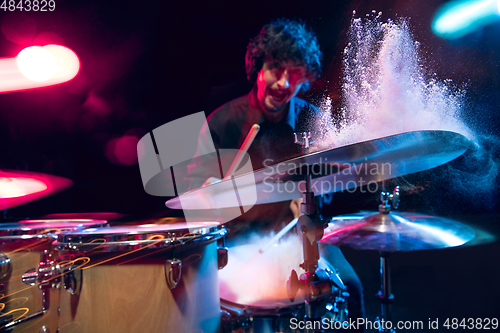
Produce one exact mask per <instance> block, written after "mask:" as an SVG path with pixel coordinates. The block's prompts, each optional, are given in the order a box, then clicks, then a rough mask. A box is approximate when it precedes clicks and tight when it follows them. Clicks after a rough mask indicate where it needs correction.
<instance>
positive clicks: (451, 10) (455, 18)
mask: <svg viewBox="0 0 500 333" xmlns="http://www.w3.org/2000/svg"><path fill="white" fill-rule="evenodd" d="M499 12H500V1H498V0H465V1H464V0H462V1H453V2H449V3H446V4H445V5H443V6H442V7H441V8H440V9H439V11H438V13H437V14H436V17H435V19H434V22H433V23H432V30H433V31H434V33H435V34H437V35H438V36H441V37H444V38H448V39H455V38H459V37H462V36H464V35H466V34H468V33H470V32H473V31H475V30H478V29H480V28H481V27H483V26H485V25H487V24H490V23H493V22H494V21H497V20H500V16H499V14H500V13H499Z"/></svg>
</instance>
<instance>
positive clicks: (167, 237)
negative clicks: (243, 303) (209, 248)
mask: <svg viewBox="0 0 500 333" xmlns="http://www.w3.org/2000/svg"><path fill="white" fill-rule="evenodd" d="M124 226H126V225H124ZM110 228H112V227H109V226H108V227H103V228H99V233H98V234H77V233H76V231H73V232H71V233H60V234H58V235H56V237H57V240H56V241H55V242H54V243H53V244H52V245H53V247H55V248H56V249H57V250H68V249H72V250H79V251H83V252H85V250H86V249H88V250H90V251H94V250H99V251H100V252H113V251H121V250H127V249H130V248H133V249H138V248H143V247H151V248H155V249H158V248H168V247H171V246H176V245H181V246H182V245H184V244H194V243H200V242H204V241H212V240H215V239H219V238H221V237H223V236H224V235H225V234H226V232H227V230H226V229H225V228H224V227H222V226H220V225H212V226H210V227H200V228H195V230H189V229H187V228H186V229H170V230H168V231H148V230H143V231H141V232H137V233H112V234H110V233H107V234H106V233H105V231H106V230H109V229H110ZM84 230H85V229H82V230H81V231H84ZM183 231H186V232H185V233H182V232H183ZM154 236H161V237H163V238H153V239H151V237H154ZM131 238H133V239H131ZM96 239H103V240H104V242H95V240H96Z"/></svg>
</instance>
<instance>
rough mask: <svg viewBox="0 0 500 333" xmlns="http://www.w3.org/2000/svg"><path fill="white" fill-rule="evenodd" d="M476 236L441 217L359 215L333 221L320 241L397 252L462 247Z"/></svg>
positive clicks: (466, 228)
mask: <svg viewBox="0 0 500 333" xmlns="http://www.w3.org/2000/svg"><path fill="white" fill-rule="evenodd" d="M475 235H476V233H475V231H474V229H472V228H471V227H469V226H467V225H465V224H463V223H460V222H456V221H453V220H450V219H446V218H442V217H435V216H430V215H420V214H414V213H394V212H390V213H389V214H382V213H378V214H368V215H367V214H366V213H359V214H354V215H343V216H337V217H334V218H333V219H331V221H330V223H329V224H328V228H326V229H325V233H324V236H323V238H322V239H321V242H323V243H327V244H333V245H337V246H349V247H352V248H354V249H358V250H378V251H381V252H396V251H415V250H429V249H441V248H448V247H455V246H460V245H463V244H465V243H467V242H469V241H470V240H472V239H473V238H474V237H475Z"/></svg>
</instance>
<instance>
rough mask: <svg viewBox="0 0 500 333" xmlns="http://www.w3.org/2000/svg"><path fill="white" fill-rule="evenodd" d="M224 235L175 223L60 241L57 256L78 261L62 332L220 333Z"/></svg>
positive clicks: (65, 298) (210, 226) (65, 296)
mask: <svg viewBox="0 0 500 333" xmlns="http://www.w3.org/2000/svg"><path fill="white" fill-rule="evenodd" d="M188 226H189V229H188ZM224 233H225V230H224V229H219V228H218V227H217V222H193V223H189V224H186V223H185V222H182V223H181V222H173V223H164V224H142V225H130V224H127V225H123V226H111V227H109V228H105V229H94V228H88V229H85V230H81V231H73V232H69V233H64V234H61V235H59V237H58V241H57V242H56V243H54V249H55V251H57V252H58V254H59V255H60V256H69V255H74V257H73V258H74V259H73V260H72V264H73V266H74V269H73V272H72V273H73V276H74V285H73V286H72V292H65V291H61V295H60V310H61V311H60V321H59V332H60V333H67V332H93V333H99V332H106V333H112V332H116V333H123V332H141V333H142V332H176V333H177V332H186V333H188V332H189V333H193V332H204V333H212V332H216V331H217V329H218V325H219V318H220V307H219V305H220V302H219V289H218V279H217V271H218V265H217V244H216V240H217V239H219V238H221V237H222V236H223V235H224Z"/></svg>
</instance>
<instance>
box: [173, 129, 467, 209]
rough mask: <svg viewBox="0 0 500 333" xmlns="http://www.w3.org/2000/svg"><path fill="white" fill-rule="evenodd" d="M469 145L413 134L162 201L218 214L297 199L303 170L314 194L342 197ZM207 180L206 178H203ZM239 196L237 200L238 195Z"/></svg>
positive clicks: (445, 136) (437, 134)
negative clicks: (227, 209) (211, 210)
mask: <svg viewBox="0 0 500 333" xmlns="http://www.w3.org/2000/svg"><path fill="white" fill-rule="evenodd" d="M469 146H470V141H469V140H468V139H467V138H466V137H465V136H463V135H461V134H459V133H455V132H449V131H416V132H408V133H402V134H397V135H393V136H388V137H384V138H380V139H376V140H371V141H365V142H361V143H356V144H352V145H347V146H342V147H338V148H334V149H329V150H325V151H320V152H316V153H312V154H308V155H304V156H300V157H297V158H293V159H291V160H288V161H285V162H281V163H278V164H275V165H272V166H269V167H266V168H264V169H260V170H258V171H255V172H251V173H246V174H242V175H237V176H236V177H234V179H229V180H226V181H221V182H218V183H215V184H211V185H208V186H205V187H202V188H200V189H196V190H192V191H189V192H186V193H184V194H181V195H180V196H178V197H175V198H173V199H170V200H168V201H167V202H166V205H167V207H169V208H172V209H184V210H205V209H222V208H231V207H238V206H242V207H243V209H244V210H245V211H246V209H248V208H249V207H252V206H253V205H256V204H265V203H272V202H279V201H286V200H292V199H296V198H300V197H301V194H302V192H304V191H305V186H304V185H305V184H304V178H305V174H306V170H307V169H308V170H310V173H311V174H312V183H311V184H312V191H313V192H314V194H315V195H320V194H325V193H333V192H340V191H343V190H349V189H353V188H356V187H361V186H366V185H368V184H370V183H376V182H380V181H383V180H387V179H391V178H395V177H399V176H404V175H407V174H411V173H415V172H419V171H423V170H427V169H431V168H434V167H437V166H439V165H442V164H444V163H447V162H449V161H451V160H453V159H455V158H457V157H458V156H460V155H462V154H463V153H464V152H465V151H466V150H467V149H468V148H469ZM207 178H208V177H207ZM236 193H237V195H236Z"/></svg>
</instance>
